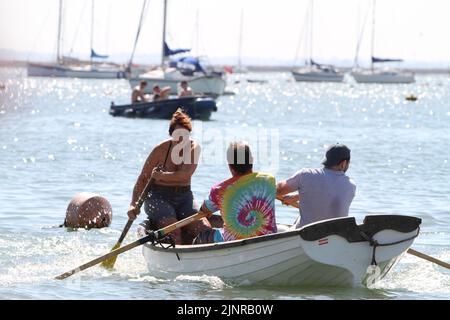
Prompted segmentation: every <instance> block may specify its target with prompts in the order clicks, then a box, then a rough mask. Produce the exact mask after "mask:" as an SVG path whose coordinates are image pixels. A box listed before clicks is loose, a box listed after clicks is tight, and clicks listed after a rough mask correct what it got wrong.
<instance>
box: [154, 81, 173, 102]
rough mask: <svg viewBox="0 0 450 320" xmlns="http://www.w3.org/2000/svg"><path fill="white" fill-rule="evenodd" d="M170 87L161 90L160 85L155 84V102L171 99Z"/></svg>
mask: <svg viewBox="0 0 450 320" xmlns="http://www.w3.org/2000/svg"><path fill="white" fill-rule="evenodd" d="M169 94H170V87H169V86H167V87H164V88H162V89H161V88H160V87H159V85H157V84H155V85H154V86H153V101H157V100H166V99H168V98H169Z"/></svg>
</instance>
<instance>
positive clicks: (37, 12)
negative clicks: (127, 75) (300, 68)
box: [0, 0, 450, 67]
mask: <svg viewBox="0 0 450 320" xmlns="http://www.w3.org/2000/svg"><path fill="white" fill-rule="evenodd" d="M91 1H92V0H65V1H63V3H64V16H63V25H64V28H63V30H64V33H63V34H64V37H63V39H64V43H63V51H64V54H66V55H71V56H74V57H78V58H87V57H88V56H89V52H90V51H89V50H90V49H89V48H90V39H91V12H92V10H91V3H92V2H91ZM310 1H311V0H259V1H258V0H226V1H219V0H168V8H167V40H168V43H169V45H170V46H171V47H180V48H192V50H193V53H194V54H196V55H202V56H207V57H208V58H209V59H210V60H211V61H212V62H224V61H226V62H227V63H230V64H235V63H237V60H238V55H239V39H240V37H242V47H241V52H242V54H241V59H242V62H243V64H252V65H254V64H294V63H297V64H301V63H302V62H303V61H304V59H305V58H306V57H307V56H308V55H309V50H306V49H305V48H306V46H307V45H308V43H309V40H308V37H307V36H305V35H306V34H310V30H311V29H310V25H309V24H308V21H309V18H310V17H311V16H312V17H313V18H312V21H313V26H312V34H313V41H312V47H313V57H314V59H315V60H318V61H319V62H339V61H340V62H342V61H347V62H350V63H352V62H353V60H354V57H355V52H356V44H357V42H358V38H359V37H360V35H361V31H362V29H363V25H364V22H366V25H365V29H364V34H363V36H362V40H361V48H360V52H359V60H360V61H361V63H367V62H368V59H369V58H370V43H371V33H372V20H371V17H372V15H371V13H372V11H371V4H372V1H371V0H313V1H314V10H313V14H311V11H310V10H308V8H309V4H310ZM163 2H164V1H163V0H148V10H147V11H146V14H145V21H144V24H143V26H142V32H141V36H140V39H139V42H138V45H137V50H136V57H137V59H138V60H141V61H139V62H142V63H158V62H159V59H160V58H159V57H160V52H161V37H162V36H161V35H162V16H163ZM58 4H59V0H38V1H36V0H0V51H1V50H14V51H20V52H25V53H27V57H35V55H34V54H35V53H39V54H47V55H53V56H55V51H56V38H57V36H56V35H57V19H58ZM142 4H143V0H95V2H94V33H93V34H94V48H95V50H96V51H97V52H98V53H101V54H109V55H110V57H111V59H112V60H127V59H128V58H129V55H130V54H131V51H132V48H133V43H134V39H135V36H136V31H137V26H138V21H139V15H140V13H141V8H142ZM448 12H450V1H448V0H377V2H376V14H375V17H376V20H375V21H376V23H375V55H376V56H381V57H391V58H403V59H404V60H405V62H408V63H416V62H428V63H431V64H434V65H439V66H442V67H449V66H450V41H448V31H450V19H448V17H447V15H448ZM366 16H367V17H368V18H367V19H365V17H366ZM241 17H242V18H241ZM241 21H242V27H241ZM118 62H122V61H118Z"/></svg>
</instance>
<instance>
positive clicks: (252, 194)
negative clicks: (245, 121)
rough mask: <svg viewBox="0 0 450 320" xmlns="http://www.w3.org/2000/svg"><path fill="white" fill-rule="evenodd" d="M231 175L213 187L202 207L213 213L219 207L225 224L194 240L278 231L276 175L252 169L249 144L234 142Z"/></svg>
mask: <svg viewBox="0 0 450 320" xmlns="http://www.w3.org/2000/svg"><path fill="white" fill-rule="evenodd" d="M227 161H228V168H229V170H230V172H231V175H232V177H231V178H229V179H227V180H225V181H222V182H220V183H218V184H216V185H215V186H213V187H212V189H211V191H210V193H209V197H208V199H207V200H205V201H204V202H203V205H202V207H201V208H200V210H201V211H202V212H204V213H206V214H207V215H208V218H209V217H211V216H212V213H213V212H216V211H220V214H221V216H222V219H223V228H212V229H208V230H205V231H202V232H201V233H200V234H199V235H198V236H197V238H196V239H195V240H194V243H195V244H200V243H212V242H222V241H232V240H238V239H245V238H250V237H256V236H262V235H265V234H270V233H276V232H277V225H276V221H275V194H276V186H275V178H274V177H273V176H272V175H270V174H266V173H261V172H253V157H252V154H251V151H250V147H249V146H248V144H246V143H244V142H233V143H231V144H230V146H229V147H228V149H227Z"/></svg>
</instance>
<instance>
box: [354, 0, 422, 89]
mask: <svg viewBox="0 0 450 320" xmlns="http://www.w3.org/2000/svg"><path fill="white" fill-rule="evenodd" d="M375 8H376V0H373V1H372V42H371V67H370V69H366V70H364V69H361V68H359V67H358V66H357V60H358V51H359V46H360V42H361V39H362V36H363V33H364V27H363V32H362V34H361V37H360V39H359V41H358V44H357V47H356V55H355V68H354V70H353V71H352V76H353V78H354V79H355V81H356V82H358V83H413V82H415V76H414V73H412V72H404V71H400V70H394V69H389V68H385V69H379V68H376V67H375V63H386V62H401V61H403V60H402V59H382V58H376V57H375V56H374V50H375Z"/></svg>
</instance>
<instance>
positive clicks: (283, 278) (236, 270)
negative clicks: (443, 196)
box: [143, 215, 421, 286]
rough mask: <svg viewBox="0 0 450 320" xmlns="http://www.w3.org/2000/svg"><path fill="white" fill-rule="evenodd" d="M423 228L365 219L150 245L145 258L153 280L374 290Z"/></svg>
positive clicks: (398, 219) (412, 222)
mask: <svg viewBox="0 0 450 320" xmlns="http://www.w3.org/2000/svg"><path fill="white" fill-rule="evenodd" d="M420 224H421V219H419V218H415V217H410V216H401V215H370V216H366V218H365V219H364V222H363V224H362V225H357V224H356V222H355V218H353V217H346V218H337V219H330V220H325V221H321V222H317V223H313V224H310V225H307V226H305V227H303V228H301V229H297V230H292V231H289V230H288V231H285V232H279V233H275V234H270V235H264V236H259V237H254V238H248V239H244V240H236V241H229V242H222V243H214V244H204V245H180V246H178V245H177V246H175V247H168V245H164V244H157V243H154V244H151V243H147V244H145V245H144V247H143V254H144V257H145V260H146V262H147V265H148V269H149V271H150V274H151V275H154V276H157V277H162V278H174V277H177V276H179V275H197V276H201V275H210V276H217V277H220V278H221V279H222V280H224V281H229V282H231V283H234V284H238V285H268V286H356V285H360V284H363V285H371V284H373V283H375V282H376V281H378V280H380V279H382V278H383V277H384V276H385V275H386V274H387V273H388V271H389V270H391V269H392V267H393V266H394V265H395V263H396V262H397V261H398V259H399V258H400V256H401V255H402V253H404V252H405V251H406V250H408V248H409V247H410V246H411V245H412V243H413V241H414V238H415V237H416V236H417V235H418V233H419V226H420ZM371 266H372V267H371ZM370 269H373V270H374V273H372V274H371V273H370V272H369V273H368V270H370Z"/></svg>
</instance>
